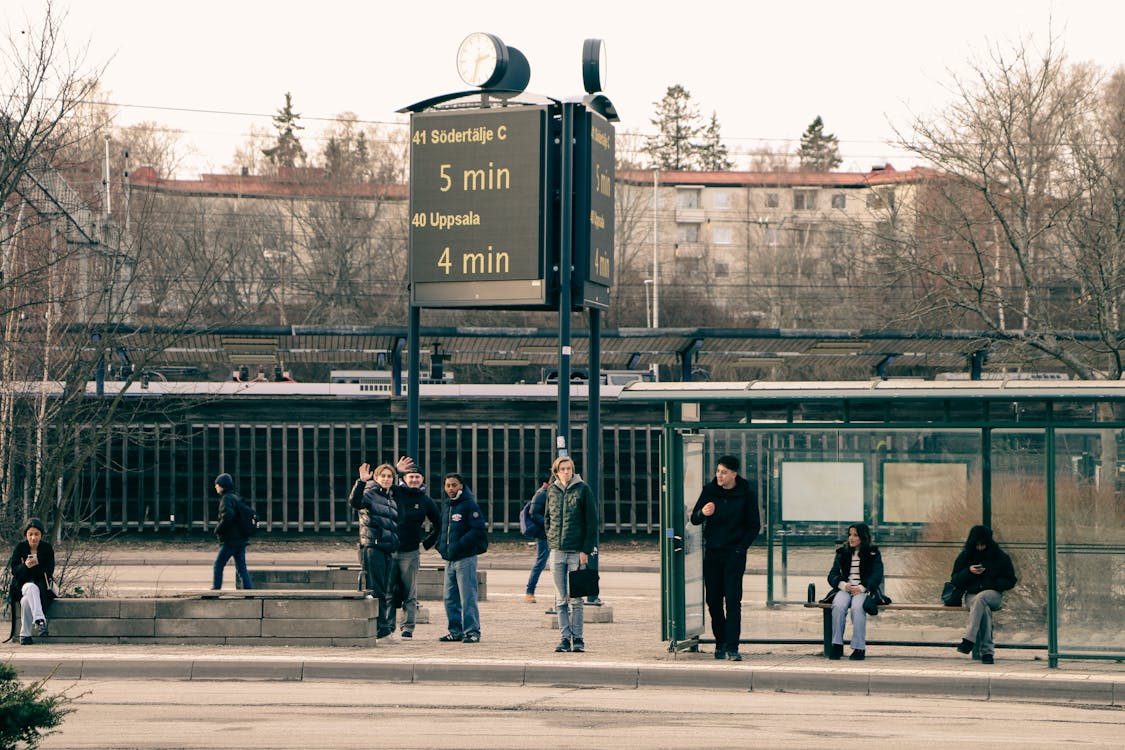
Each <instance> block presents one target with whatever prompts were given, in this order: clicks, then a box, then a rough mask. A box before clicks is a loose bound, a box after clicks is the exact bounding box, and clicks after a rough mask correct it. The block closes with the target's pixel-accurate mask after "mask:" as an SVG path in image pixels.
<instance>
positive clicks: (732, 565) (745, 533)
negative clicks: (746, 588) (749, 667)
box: [690, 456, 762, 661]
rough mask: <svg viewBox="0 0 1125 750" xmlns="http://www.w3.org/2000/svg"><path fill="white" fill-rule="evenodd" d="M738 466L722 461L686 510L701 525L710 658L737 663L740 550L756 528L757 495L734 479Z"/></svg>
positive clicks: (743, 551)
mask: <svg viewBox="0 0 1125 750" xmlns="http://www.w3.org/2000/svg"><path fill="white" fill-rule="evenodd" d="M740 466H741V464H740V463H739V461H738V459H737V458H735V457H734V456H723V457H722V458H720V459H719V461H718V465H717V466H716V468H715V478H714V479H712V480H711V481H710V482H708V483H707V484H705V485H703V491H702V492H700V493H699V499H698V500H696V501H695V507H694V508H692V511H691V519H690V520H691V523H692V525H694V526H699V525H701V524H702V526H703V587H704V592H705V593H704V598H705V599H706V601H707V612H708V614H709V615H710V618H711V633H712V635H714V636H715V658H716V659H729V660H730V661H742V656H741V655H740V654H739V653H738V644H739V641H741V640H742V578H743V576H744V575H745V574H746V550H747V549H748V548H749V547H750V545H751V544H753V543H754V540H755V539H756V538H757V537H758V532H759V531H760V530H761V528H762V521H761V514H760V513H759V512H758V493H757V492H755V491H754V489H753V488H752V487H751V486H750V483H749V482H747V481H746V480H745V479H743V478H742V477H740V476H739V475H738V470H739V468H740Z"/></svg>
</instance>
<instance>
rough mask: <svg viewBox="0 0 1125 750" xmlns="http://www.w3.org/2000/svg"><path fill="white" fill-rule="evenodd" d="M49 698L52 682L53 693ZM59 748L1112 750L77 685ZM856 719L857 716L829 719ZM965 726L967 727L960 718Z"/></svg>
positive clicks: (1039, 730)
mask: <svg viewBox="0 0 1125 750" xmlns="http://www.w3.org/2000/svg"><path fill="white" fill-rule="evenodd" d="M52 687H53V688H55V689H57V688H58V687H59V685H58V683H52ZM71 691H72V693H74V694H77V692H78V691H85V693H84V695H82V697H80V698H79V699H78V700H77V702H76V706H77V711H76V712H75V713H74V714H72V715H71V716H69V717H67V719H66V720H65V722H64V724H63V728H62V731H61V732H60V733H59V734H56V735H52V736H51V737H48V738H47V739H46V740H45V741H44V742H43V744H42V748H44V750H60V749H62V748H146V749H149V748H200V749H207V750H212V749H217V748H231V749H232V750H234V749H237V750H245V748H248V747H263V748H273V749H276V750H289V749H293V750H310V749H311V748H365V749H369V748H372V747H379V748H387V749H389V748H400V747H403V748H406V747H409V748H440V750H450V749H451V748H465V747H479V748H529V747H558V746H562V745H565V746H574V747H584V748H615V750H621V749H622V748H676V749H677V750H678V749H679V748H684V747H689V748H728V747H729V748H735V747H738V748H745V747H763V748H812V747H827V746H830V745H831V746H849V745H852V746H862V747H890V746H895V747H899V748H901V747H903V746H905V745H906V743H909V747H910V748H911V750H922V749H924V748H938V747H941V748H946V747H955V746H964V747H969V746H983V745H988V746H990V747H1013V748H1015V747H1018V748H1021V749H1024V750H1027V749H1030V748H1057V747H1060V746H1063V745H1066V746H1072V747H1073V746H1077V747H1120V746H1121V737H1122V733H1123V732H1125V710H1123V709H1121V708H1105V707H1096V708H1095V707H1084V706H1073V705H1051V704H1046V705H1045V704H1042V703H1015V702H989V701H963V700H947V699H925V698H897V697H888V696H878V697H868V696H848V695H826V694H785V693H743V692H735V691H717V690H673V689H655V690H613V689H584V690H583V689H574V688H562V687H559V688H539V687H514V686H503V685H497V686H481V685H475V686H471V687H468V686H457V685H432V684H431V685H396V684H389V683H379V684H371V683H355V682H349V683H334V682H315V683H309V682H306V683H286V682H265V683H263V682H250V683H248V682H210V683H207V682H159V681H122V680H82V681H81V682H80V683H77V684H76V685H75V686H74V687H73V688H71ZM844 716H855V717H857V718H856V719H854V720H842V719H841V718H840V717H844ZM966 717H968V718H966Z"/></svg>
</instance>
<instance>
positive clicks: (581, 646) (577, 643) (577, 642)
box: [570, 638, 586, 654]
mask: <svg viewBox="0 0 1125 750" xmlns="http://www.w3.org/2000/svg"><path fill="white" fill-rule="evenodd" d="M570 650H571V651H573V652H575V653H576V654H581V653H584V652H585V651H586V642H585V641H584V640H582V639H581V638H575V639H574V640H572V641H571V642H570Z"/></svg>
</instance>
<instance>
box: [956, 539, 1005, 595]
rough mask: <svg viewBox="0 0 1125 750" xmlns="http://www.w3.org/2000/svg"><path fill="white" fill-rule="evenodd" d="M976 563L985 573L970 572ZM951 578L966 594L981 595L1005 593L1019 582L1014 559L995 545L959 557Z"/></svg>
mask: <svg viewBox="0 0 1125 750" xmlns="http://www.w3.org/2000/svg"><path fill="white" fill-rule="evenodd" d="M976 563H980V564H981V565H983V566H984V572H983V573H981V574H979V575H978V574H976V573H973V572H972V571H970V570H969V566H970V565H974V564H976ZM950 578H951V579H952V580H953V585H954V586H956V587H957V588H959V589H961V590H963V591H964V592H965V593H966V594H979V593H980V592H982V591H987V590H989V589H991V590H992V591H999V592H1001V593H1003V592H1005V591H1008V590H1009V589H1013V588H1015V587H1016V583H1017V582H1018V581H1019V579H1018V578H1017V577H1016V568H1015V566H1014V565H1012V558H1010V557H1008V554H1007V553H1006V552H1004V551H1003V550H1001V549H1000V548H999V547H998V546H997V545H995V544H994V545H992V546H991V547H989V548H988V549H986V550H984V551H982V552H978V551H976V550H972V551H970V552H962V553H961V554H960V555H958V556H957V560H956V561H954V563H953V573H952V575H951V576H950Z"/></svg>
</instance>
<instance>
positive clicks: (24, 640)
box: [20, 635, 35, 646]
mask: <svg viewBox="0 0 1125 750" xmlns="http://www.w3.org/2000/svg"><path fill="white" fill-rule="evenodd" d="M33 643H35V641H33V640H31V637H30V636H26V635H21V636H20V645H21V646H30V645H32V644H33Z"/></svg>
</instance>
